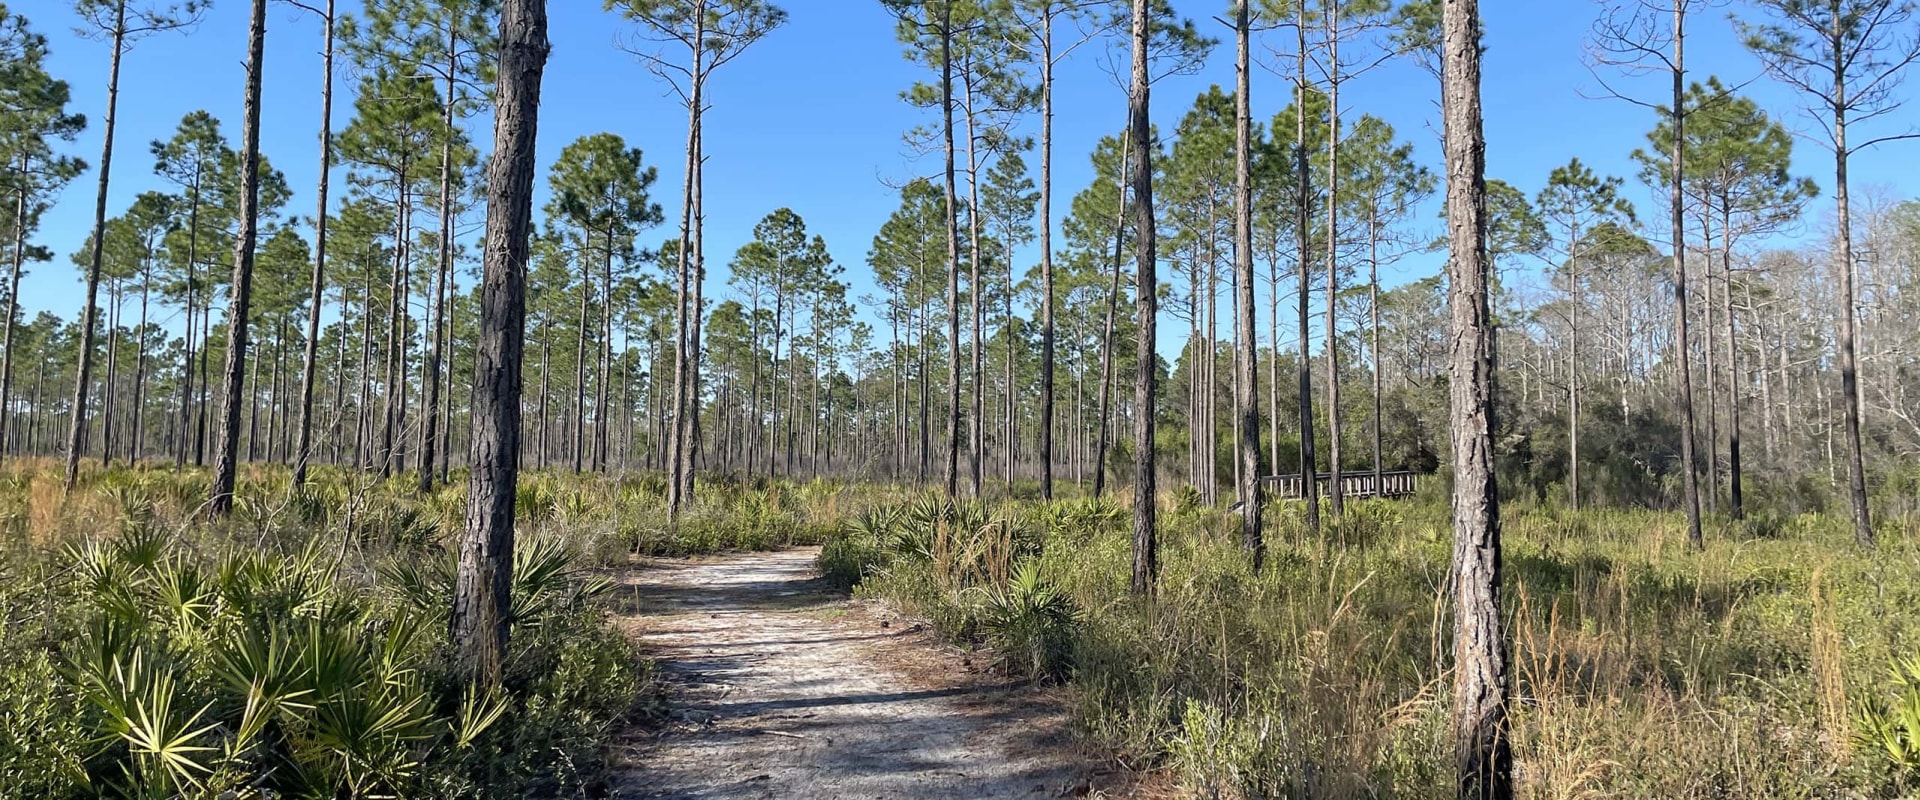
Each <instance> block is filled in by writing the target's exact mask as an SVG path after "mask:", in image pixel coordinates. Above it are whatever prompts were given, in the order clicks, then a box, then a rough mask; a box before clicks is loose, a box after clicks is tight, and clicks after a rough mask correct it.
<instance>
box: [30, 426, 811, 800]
mask: <svg viewBox="0 0 1920 800" xmlns="http://www.w3.org/2000/svg"><path fill="white" fill-rule="evenodd" d="M209 480H210V476H209V475H208V474H207V473H206V472H204V471H200V470H185V471H175V470H173V469H170V468H165V467H148V466H142V467H139V468H134V469H126V468H116V469H113V470H89V471H87V472H84V473H83V474H82V476H81V483H80V485H79V486H78V487H77V488H76V489H75V491H74V492H73V493H72V494H71V495H68V494H66V493H65V492H63V491H62V488H61V474H60V471H59V465H58V463H56V462H52V461H36V460H30V459H28V460H14V461H9V462H8V463H7V464H6V465H5V466H4V467H0V554H3V555H4V557H3V558H0V797H6V798H14V797H20V798H52V799H57V798H80V797H128V798H209V799H211V798H224V799H225V800H237V799H238V798H267V797H328V798H331V797H434V798H518V797H556V796H558V797H576V796H588V797H591V796H603V795H604V792H605V788H606V787H605V786H604V785H603V781H604V779H605V778H606V770H607V767H608V764H607V748H606V744H607V743H608V741H609V738H610V736H611V735H612V734H613V732H614V731H616V730H617V729H618V728H619V726H620V725H622V724H623V723H624V722H627V721H630V720H636V719H642V718H644V717H646V716H647V715H648V714H650V713H653V712H655V711H657V700H656V699H655V698H656V697H657V694H656V692H655V691H654V689H653V683H652V671H651V667H650V665H649V663H648V662H647V661H646V660H645V659H644V658H643V657H642V654H640V653H638V652H637V651H636V650H635V648H634V646H633V644H632V643H631V642H630V641H629V639H628V638H627V636H626V635H625V633H624V632H622V631H621V630H619V629H618V628H617V627H615V626H614V624H613V623H612V622H611V621H610V619H609V615H608V614H607V612H606V606H605V605H604V604H602V603H601V602H599V601H600V599H601V597H602V595H604V594H606V593H607V592H608V590H609V589H610V588H611V587H612V586H613V582H612V581H610V580H609V579H608V578H607V572H608V568H611V567H618V566H621V565H623V564H625V563H626V562H627V560H628V559H629V558H630V557H632V556H633V555H634V554H639V555H685V554H690V553H697V552H711V551H716V550H726V549H742V548H772V547H781V546H787V545H791V544H795V543H805V542H809V541H812V542H818V541H820V540H821V539H823V538H824V535H825V534H824V532H823V531H824V528H823V527H822V526H821V525H819V524H816V523H812V522H809V519H808V517H807V516H806V515H803V514H799V513H795V512H793V511H789V510H786V509H787V508H788V507H790V506H793V505H795V504H796V503H794V502H789V501H786V500H782V499H781V494H780V492H779V491H778V490H772V491H756V492H742V491H737V490H735V489H733V488H729V487H728V486H725V485H722V484H716V485H713V486H710V487H707V488H705V489H703V491H702V499H703V502H702V503H701V504H700V505H699V507H698V508H697V509H696V510H694V511H692V512H690V513H689V514H687V515H686V516H684V517H683V518H682V520H681V521H680V522H678V523H677V524H669V523H668V521H667V515H666V511H665V505H664V500H663V492H662V491H661V490H662V483H661V481H659V480H657V479H651V478H630V479H623V480H615V479H609V478H603V477H575V476H571V475H568V476H559V475H551V474H541V473H536V474H529V475H527V476H525V477H524V478H523V480H522V481H521V484H520V489H519V496H518V506H519V509H520V512H519V531H518V535H519V542H518V545H517V547H516V552H515V558H514V561H515V564H514V580H513V586H512V604H513V610H512V617H513V631H512V637H511V651H510V653H509V657H508V660H507V663H506V667H505V675H504V678H503V681H502V685H501V686H500V687H499V688H498V689H497V690H480V689H476V688H474V687H473V686H470V685H469V684H468V683H466V682H465V680H464V679H463V678H462V677H461V674H462V673H461V672H460V671H459V670H457V669H456V667H455V664H454V654H453V652H452V649H451V646H450V645H449V643H448V641H447V613H448V609H449V607H450V604H451V595H452V583H453V566H454V563H453V559H454V555H453V543H454V540H455V536H456V535H457V532H458V530H459V527H460V525H461V520H462V514H463V512H464V509H465V505H466V486H465V483H464V481H459V480H456V481H455V483H454V484H453V485H451V486H446V487H442V488H440V489H438V490H436V491H434V492H432V493H429V494H425V495H422V494H420V493H418V492H417V491H416V490H415V488H414V485H415V478H414V477H413V476H410V475H409V476H396V477H394V478H393V479H391V480H384V481H383V480H379V479H377V478H374V477H371V476H368V475H363V474H361V473H357V472H354V473H350V472H347V471H343V470H336V469H331V468H316V469H315V470H314V471H313V475H312V479H311V481H310V483H308V484H307V486H306V487H304V488H302V489H299V490H295V489H293V488H292V486H291V484H290V480H289V473H288V471H287V470H285V469H284V468H265V467H262V468H258V469H252V470H246V471H243V473H242V480H241V482H240V485H239V489H238V494H237V503H236V512H235V514H234V516H233V518H232V519H231V520H229V521H223V522H209V521H207V519H206V517H205V515H204V509H203V507H202V505H201V504H202V503H203V502H204V499H205V498H206V496H207V494H208V485H209ZM796 491H798V492H800V493H801V496H800V497H796V498H794V500H795V501H798V500H802V499H805V498H804V495H805V493H806V492H807V490H806V489H804V488H802V489H798V490H796ZM816 505H817V506H818V507H819V509H821V512H822V513H824V512H825V511H827V510H830V509H831V508H832V507H833V505H834V502H833V501H832V500H831V499H829V500H826V501H824V502H820V503H817V504H816Z"/></svg>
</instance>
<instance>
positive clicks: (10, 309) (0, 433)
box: [0, 151, 146, 454]
mask: <svg viewBox="0 0 1920 800" xmlns="http://www.w3.org/2000/svg"><path fill="white" fill-rule="evenodd" d="M26 172H27V153H26V152H25V151H22V152H21V153H20V175H21V179H20V188H19V190H18V191H17V192H16V193H15V198H14V206H13V261H12V264H11V265H10V267H9V268H8V271H7V311H6V325H7V330H6V333H5V338H4V339H0V454H4V452H5V451H6V450H7V442H8V441H9V440H8V439H7V434H8V430H9V428H10V425H9V423H10V422H11V421H12V420H11V417H12V416H13V413H12V409H13V352H14V347H13V332H14V330H15V329H17V328H19V327H20V322H19V316H20V268H21V266H23V265H24V264H26V261H27V181H26ZM141 307H142V308H143V309H144V308H145V302H144V296H143V301H142V305H141ZM143 318H144V314H143ZM145 352H146V351H145V350H144V349H143V350H142V351H141V354H142V355H145Z"/></svg>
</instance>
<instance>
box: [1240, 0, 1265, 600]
mask: <svg viewBox="0 0 1920 800" xmlns="http://www.w3.org/2000/svg"><path fill="white" fill-rule="evenodd" d="M1247 3H1248V0H1238V2H1236V3H1234V10H1233V11H1234V13H1233V30H1234V40H1235V42H1236V44H1237V46H1238V47H1237V51H1238V52H1237V58H1236V60H1235V63H1234V74H1235V81H1236V85H1235V90H1234V137H1233V139H1234V154H1233V155H1234V157H1233V291H1234V305H1233V310H1234V316H1235V319H1234V329H1235V334H1236V335H1235V338H1236V339H1237V340H1238V344H1239V352H1238V354H1237V355H1238V358H1236V359H1235V360H1234V387H1233V388H1234V406H1235V408H1234V413H1235V415H1236V417H1237V422H1236V424H1235V428H1236V429H1237V430H1238V432H1239V451H1240V469H1239V473H1238V477H1239V484H1240V485H1239V487H1238V489H1239V497H1240V541H1241V543H1242V544H1243V545H1244V546H1245V547H1246V548H1247V552H1248V554H1249V555H1250V557H1251V558H1252V560H1253V568H1254V570H1255V571H1256V572H1257V571H1259V569H1260V564H1261V561H1262V560H1263V559H1264V558H1265V556H1266V544H1265V541H1264V539H1263V537H1262V532H1261V530H1260V516H1261V511H1262V508H1261V507H1262V506H1263V505H1264V500H1263V498H1262V497H1261V491H1260V488H1261V484H1260V477H1261V469H1260V401H1259V397H1260V369H1259V358H1260V350H1259V347H1258V343H1257V342H1256V338H1257V337H1258V336H1259V334H1258V332H1257V330H1258V329H1257V328H1256V324H1257V322H1256V320H1255V319H1254V308H1253V106H1252V103H1253V100H1252V93H1251V90H1252V83H1253V81H1252V72H1251V66H1252V63H1251V41H1250V39H1251V34H1252V30H1253V26H1252V20H1251V19H1250V18H1249V15H1248V11H1247Z"/></svg>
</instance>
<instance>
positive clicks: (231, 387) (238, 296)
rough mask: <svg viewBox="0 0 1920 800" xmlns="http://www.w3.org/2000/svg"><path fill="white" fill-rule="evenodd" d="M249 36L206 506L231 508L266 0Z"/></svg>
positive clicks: (253, 229)
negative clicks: (235, 221)
mask: <svg viewBox="0 0 1920 800" xmlns="http://www.w3.org/2000/svg"><path fill="white" fill-rule="evenodd" d="M251 20H252V29H251V31H250V32H249V33H248V36H247V99H246V104H245V105H246V108H245V112H244V113H245V117H244V120H245V121H244V122H243V123H242V125H243V127H242V130H241V134H240V140H241V143H240V233H239V235H238V236H236V237H235V243H234V253H233V280H232V282H231V291H232V294H230V295H229V296H228V299H227V359H226V361H227V363H226V367H225V368H224V369H223V370H221V373H222V375H221V379H222V384H221V390H220V395H221V397H220V439H219V446H218V447H217V448H216V449H215V450H214V461H213V491H212V492H211V497H209V498H208V501H207V511H208V513H209V514H212V515H213V516H216V517H224V516H227V515H229V514H232V513H233V484H234V478H235V472H236V468H237V467H238V464H237V463H236V462H237V461H238V460H239V455H240V400H241V396H240V395H241V392H242V390H243V389H244V388H245V387H244V386H243V384H242V381H243V380H244V379H245V378H246V368H247V328H248V320H247V314H248V307H249V306H250V305H251V304H252V301H253V249H254V245H255V244H256V243H257V241H258V239H259V235H260V229H259V222H260V74H261V71H262V68H263V67H264V66H265V64H264V63H263V62H262V59H263V58H264V57H265V55H266V39H267V0H253V11H252V15H251Z"/></svg>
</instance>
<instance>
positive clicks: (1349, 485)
mask: <svg viewBox="0 0 1920 800" xmlns="http://www.w3.org/2000/svg"><path fill="white" fill-rule="evenodd" d="M1261 480H1264V481H1266V482H1267V483H1269V484H1272V485H1273V490H1274V492H1275V493H1276V494H1278V495H1280V496H1281V497H1285V498H1298V497H1303V496H1305V492H1304V491H1303V490H1304V488H1305V483H1306V482H1305V481H1302V480H1301V479H1300V476H1299V475H1267V476H1264V477H1262V478H1261ZM1314 483H1315V487H1316V489H1317V490H1318V493H1319V495H1320V496H1322V497H1325V496H1327V495H1328V494H1330V493H1331V492H1332V489H1331V486H1332V483H1333V476H1332V475H1331V474H1327V473H1321V474H1320V475H1318V476H1316V480H1315V481H1314ZM1419 489H1420V474H1419V473H1416V472H1407V471H1401V472H1382V473H1380V482H1379V485H1377V486H1376V485H1374V480H1373V473H1372V472H1342V473H1340V494H1341V495H1343V496H1345V497H1410V496H1412V495H1413V494H1414V492H1417V491H1419Z"/></svg>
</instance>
